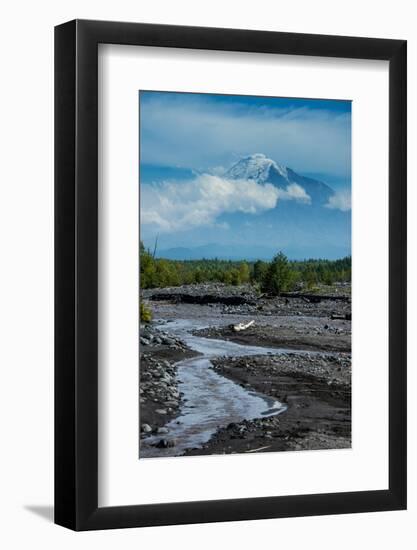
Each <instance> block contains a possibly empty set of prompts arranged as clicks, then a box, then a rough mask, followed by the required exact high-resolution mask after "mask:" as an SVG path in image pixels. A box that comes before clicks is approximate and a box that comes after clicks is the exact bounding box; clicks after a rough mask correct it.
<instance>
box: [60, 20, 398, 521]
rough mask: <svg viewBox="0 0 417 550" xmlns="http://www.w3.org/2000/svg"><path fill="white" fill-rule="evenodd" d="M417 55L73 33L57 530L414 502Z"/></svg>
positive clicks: (96, 28) (381, 49)
mask: <svg viewBox="0 0 417 550" xmlns="http://www.w3.org/2000/svg"><path fill="white" fill-rule="evenodd" d="M406 112H407V110H406V42H405V41H403V40H386V39H377V38H354V37H339V36H319V35H306V34H288V33H279V32H264V31H247V30H236V29H215V28H194V27H176V26H163V25H149V24H141V23H116V22H104V21H79V20H76V21H71V22H68V23H65V24H63V25H60V26H58V27H56V29H55V159H56V163H55V196H56V200H55V220H56V225H55V259H56V262H55V265H56V274H55V275H56V277H55V281H56V283H55V284H56V286H55V289H56V297H55V298H56V299H55V302H56V325H55V327H56V328H55V521H56V523H57V524H60V525H63V526H65V527H68V528H71V529H74V530H92V529H108V528H123V527H140V526H155V525H169V524H180V523H199V522H215V521H236V520H249V519H262V518H280V517H289V516H307V515H323V514H340V513H353V512H370V511H382V510H401V509H405V507H406Z"/></svg>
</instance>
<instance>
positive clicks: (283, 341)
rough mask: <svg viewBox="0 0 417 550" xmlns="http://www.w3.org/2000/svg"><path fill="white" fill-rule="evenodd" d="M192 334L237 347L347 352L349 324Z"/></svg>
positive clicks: (209, 330) (262, 326) (210, 329)
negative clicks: (229, 343) (241, 345)
mask: <svg viewBox="0 0 417 550" xmlns="http://www.w3.org/2000/svg"><path fill="white" fill-rule="evenodd" d="M194 334H197V335H199V336H204V337H205V338H221V339H224V340H230V341H232V342H236V343H238V344H246V345H252V346H264V347H275V348H288V349H298V350H300V349H305V350H316V351H325V352H328V351H330V352H331V351H336V352H350V350H351V333H350V323H348V322H345V323H344V324H341V323H337V324H336V323H332V322H330V321H329V322H323V323H320V322H318V323H316V324H315V325H313V326H300V324H298V326H291V324H290V323H288V322H287V323H285V324H278V325H277V324H275V325H267V324H265V323H262V324H259V323H255V324H254V325H253V326H251V327H250V328H248V329H246V330H244V331H241V332H235V331H234V330H233V327H232V326H230V325H227V326H220V327H208V328H205V329H202V330H199V331H195V332H194Z"/></svg>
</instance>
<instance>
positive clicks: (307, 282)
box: [140, 242, 351, 294]
mask: <svg viewBox="0 0 417 550" xmlns="http://www.w3.org/2000/svg"><path fill="white" fill-rule="evenodd" d="M350 280H351V257H350V256H347V257H345V258H342V259H340V260H324V259H311V260H303V261H295V260H289V259H288V258H287V257H286V256H285V254H283V253H282V252H279V253H278V254H277V255H276V256H275V257H274V258H273V259H272V260H271V261H270V262H267V261H262V260H257V261H255V262H253V261H232V260H219V259H212V260H206V259H202V260H181V261H177V260H167V259H165V258H155V257H154V255H153V254H152V253H151V252H150V250H147V249H145V247H144V245H143V243H142V242H141V243H140V286H141V288H142V289H145V288H164V287H169V286H180V285H186V284H196V283H208V282H219V283H225V284H230V285H240V284H244V283H251V284H253V285H256V286H258V287H259V289H260V290H262V291H263V292H268V293H271V294H280V293H281V292H289V291H292V290H297V289H299V288H307V289H313V288H314V287H315V286H316V285H317V284H319V283H321V284H326V285H332V284H334V283H336V282H349V281H350Z"/></svg>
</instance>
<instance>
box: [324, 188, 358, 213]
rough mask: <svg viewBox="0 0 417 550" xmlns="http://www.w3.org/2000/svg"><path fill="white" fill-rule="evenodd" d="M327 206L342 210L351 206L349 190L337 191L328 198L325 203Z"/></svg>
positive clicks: (346, 209)
mask: <svg viewBox="0 0 417 550" xmlns="http://www.w3.org/2000/svg"><path fill="white" fill-rule="evenodd" d="M325 206H326V207H327V208H332V209H334V210H341V211H342V212H347V211H348V210H350V209H351V208H352V199H351V195H350V191H347V190H344V191H338V192H337V193H335V194H334V195H332V196H331V197H330V198H329V201H328V203H327V204H326V205H325Z"/></svg>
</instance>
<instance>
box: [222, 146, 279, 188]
mask: <svg viewBox="0 0 417 550" xmlns="http://www.w3.org/2000/svg"><path fill="white" fill-rule="evenodd" d="M271 168H272V169H273V170H275V171H276V172H278V174H279V175H280V176H282V177H283V178H285V179H287V177H288V176H287V169H286V168H285V166H281V165H280V164H278V163H276V162H275V161H274V160H272V159H270V158H268V157H267V156H266V155H264V154H263V153H255V154H253V155H249V156H248V157H244V158H243V159H241V160H239V161H238V162H237V163H236V164H234V165H233V166H232V167H231V168H230V169H229V170H228V171H227V172H226V177H227V178H230V179H246V180H256V181H257V182H258V183H265V182H267V181H269V178H270V171H271Z"/></svg>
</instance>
